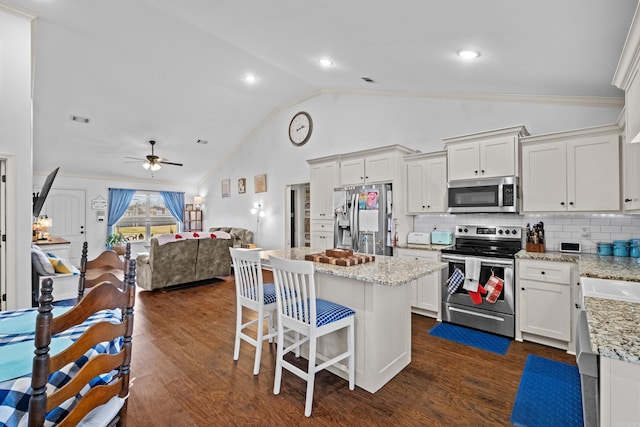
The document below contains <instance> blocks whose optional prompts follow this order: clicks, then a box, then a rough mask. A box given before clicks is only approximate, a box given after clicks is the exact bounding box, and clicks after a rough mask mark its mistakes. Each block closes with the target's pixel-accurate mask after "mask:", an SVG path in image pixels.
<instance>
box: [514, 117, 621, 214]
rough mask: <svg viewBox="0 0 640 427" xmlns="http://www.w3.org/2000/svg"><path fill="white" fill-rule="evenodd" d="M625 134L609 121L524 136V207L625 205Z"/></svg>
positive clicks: (585, 208)
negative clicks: (622, 145)
mask: <svg viewBox="0 0 640 427" xmlns="http://www.w3.org/2000/svg"><path fill="white" fill-rule="evenodd" d="M619 135H620V128H619V127H618V126H617V125H607V126H599V127H594V128H588V129H581V130H575V131H567V132H559V133H554V134H547V135H539V136H533V137H527V138H523V139H522V181H521V185H522V199H523V211H525V212H593V211H618V210H620V151H619V149H620V141H619Z"/></svg>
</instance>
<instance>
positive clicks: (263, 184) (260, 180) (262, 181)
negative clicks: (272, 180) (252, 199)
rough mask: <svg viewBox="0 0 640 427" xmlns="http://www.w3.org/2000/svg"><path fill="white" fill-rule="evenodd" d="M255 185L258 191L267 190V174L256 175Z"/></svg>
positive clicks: (254, 178)
mask: <svg viewBox="0 0 640 427" xmlns="http://www.w3.org/2000/svg"><path fill="white" fill-rule="evenodd" d="M253 185H254V187H255V189H256V193H264V192H266V191H267V174H262V175H256V176H254V177H253Z"/></svg>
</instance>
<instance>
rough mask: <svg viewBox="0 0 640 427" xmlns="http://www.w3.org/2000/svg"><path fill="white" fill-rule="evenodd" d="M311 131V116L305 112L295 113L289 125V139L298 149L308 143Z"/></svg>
mask: <svg viewBox="0 0 640 427" xmlns="http://www.w3.org/2000/svg"><path fill="white" fill-rule="evenodd" d="M312 131H313V121H312V120H311V115H309V113H307V112H306V111H300V112H299V113H296V114H295V115H294V116H293V118H292V119H291V123H289V139H290V140H291V143H292V144H293V145H295V146H298V147H300V146H301V145H304V144H306V143H307V141H309V138H311V132H312Z"/></svg>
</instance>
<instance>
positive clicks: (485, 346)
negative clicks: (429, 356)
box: [429, 323, 511, 356]
mask: <svg viewBox="0 0 640 427" xmlns="http://www.w3.org/2000/svg"><path fill="white" fill-rule="evenodd" d="M429 334H430V335H434V336H436V337H440V338H444V339H447V340H449V341H455V342H457V343H460V344H464V345H468V346H471V347H475V348H479V349H480V350H486V351H490V352H492V353H496V354H500V355H502V356H504V355H505V354H506V353H507V350H509V344H511V340H510V339H509V338H506V337H501V336H499V335H494V334H490V333H488V332H482V331H476V330H475V329H470V328H465V327H464V326H458V325H452V324H451V323H440V324H438V325H436V326H434V327H433V329H431V330H430V331H429Z"/></svg>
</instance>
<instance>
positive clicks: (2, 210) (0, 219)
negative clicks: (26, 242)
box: [0, 159, 7, 311]
mask: <svg viewBox="0 0 640 427" xmlns="http://www.w3.org/2000/svg"><path fill="white" fill-rule="evenodd" d="M6 166H7V165H6V163H5V160H4V159H3V160H0V177H3V176H5V174H6V173H7V169H6ZM6 195H7V184H6V183H5V181H4V179H0V239H1V238H2V236H3V235H4V234H6V221H7V220H6V218H7V204H6ZM6 295H7V245H5V244H4V242H2V240H0V297H2V298H0V311H3V310H6V309H7V301H6V299H7V298H6Z"/></svg>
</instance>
